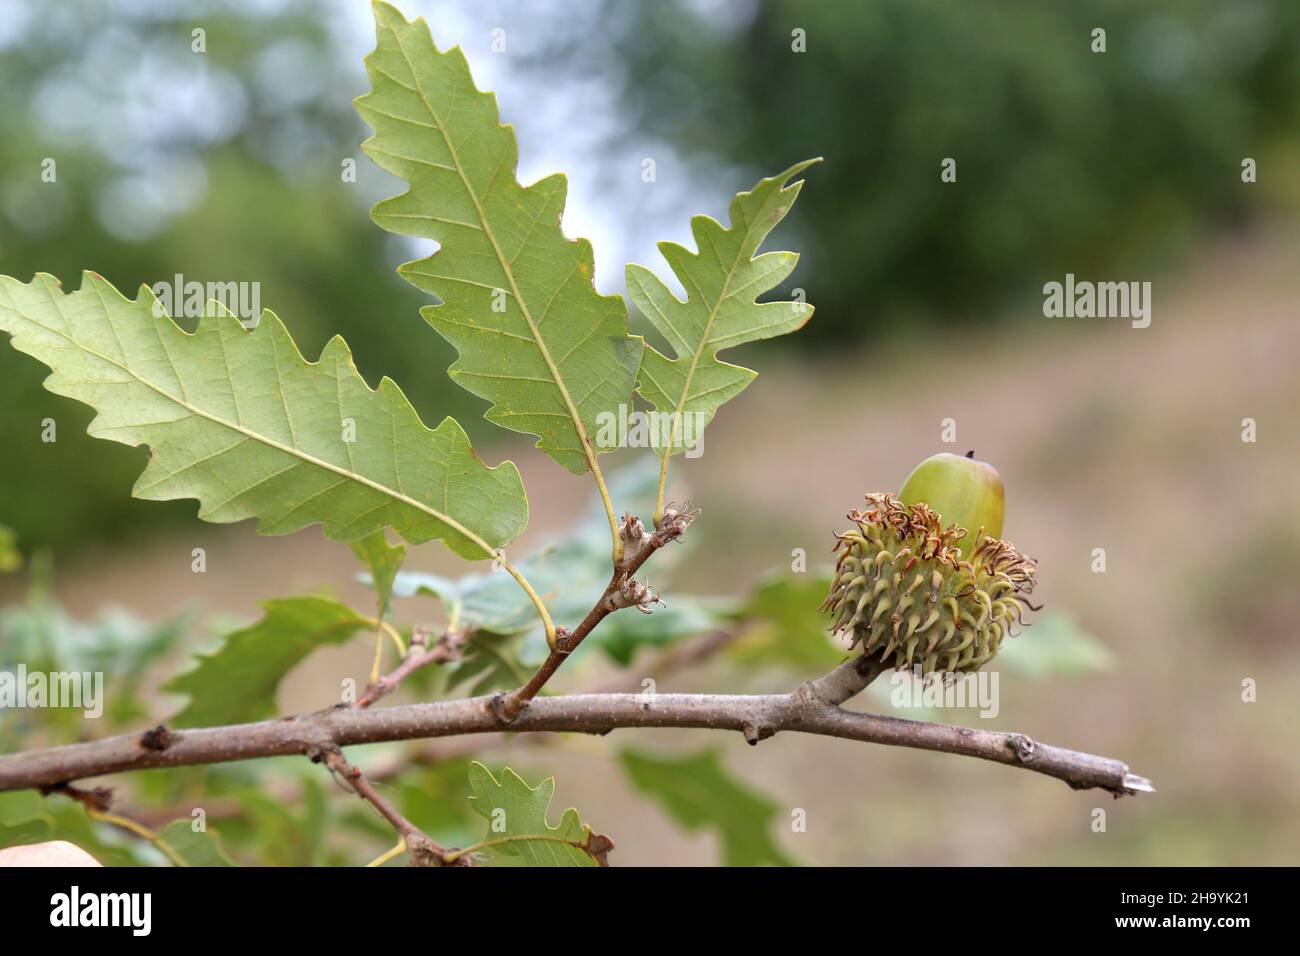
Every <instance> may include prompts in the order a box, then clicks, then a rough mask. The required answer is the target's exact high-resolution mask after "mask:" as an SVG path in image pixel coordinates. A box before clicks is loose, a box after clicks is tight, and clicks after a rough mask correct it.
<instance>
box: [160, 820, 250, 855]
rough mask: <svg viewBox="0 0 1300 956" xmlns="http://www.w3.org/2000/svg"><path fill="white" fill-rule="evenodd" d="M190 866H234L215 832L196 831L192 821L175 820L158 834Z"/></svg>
mask: <svg viewBox="0 0 1300 956" xmlns="http://www.w3.org/2000/svg"><path fill="white" fill-rule="evenodd" d="M158 836H159V838H161V839H162V840H163V841H164V842H165V843H166V844H167V845H168V846H169V847H171V849H172V852H173V853H175V854H176V855H177V856H179V857H180V858H181V859H182V860H184V861H185V862H186V863H187V864H189V865H190V866H234V865H235V864H234V862H233V861H232V860H231V859H230V857H229V856H227V855H226V851H225V849H224V848H223V847H222V845H221V840H220V839H219V838H218V836H217V834H216V832H215V831H213V830H199V831H196V830H195V829H194V826H193V821H192V820H173V821H172V822H171V823H169V824H167V826H166V827H164V828H163V830H162V831H161V832H160V833H159V834H158Z"/></svg>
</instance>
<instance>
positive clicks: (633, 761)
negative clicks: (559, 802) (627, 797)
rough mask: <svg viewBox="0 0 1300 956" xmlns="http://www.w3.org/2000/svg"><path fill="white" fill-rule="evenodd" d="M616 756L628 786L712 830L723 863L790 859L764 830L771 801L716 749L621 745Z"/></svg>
mask: <svg viewBox="0 0 1300 956" xmlns="http://www.w3.org/2000/svg"><path fill="white" fill-rule="evenodd" d="M619 761H620V762H621V763H622V764H623V770H624V771H625V772H626V773H627V775H628V778H629V779H630V780H631V781H632V784H633V786H635V787H636V788H637V789H638V790H640V791H641V792H642V793H644V794H646V795H647V796H650V797H653V798H654V799H655V800H657V801H658V802H659V803H660V804H661V805H662V806H663V808H664V809H665V810H666V811H667V812H668V815H669V816H671V817H672V818H673V819H674V820H676V821H677V822H678V823H679V824H681V825H682V826H683V827H684V828H685V829H687V830H699V829H709V830H713V831H714V832H716V833H717V835H718V838H719V839H720V840H721V842H722V859H723V865H724V866H772V865H775V866H790V865H791V863H792V861H791V860H790V858H789V857H788V856H786V855H785V853H783V852H782V851H781V849H780V847H778V846H777V845H776V844H775V843H774V842H773V841H772V836H771V833H770V832H769V831H770V828H771V826H772V820H773V818H774V817H775V816H776V813H777V806H776V804H775V803H773V802H772V801H771V800H769V799H768V798H767V797H765V796H763V795H762V794H760V793H757V792H755V791H754V790H753V789H752V788H751V787H749V786H748V785H747V784H744V783H742V782H740V781H738V780H736V778H735V777H733V776H732V775H731V774H730V773H729V772H728V771H727V769H726V768H725V767H723V765H722V761H721V759H720V758H719V756H718V754H717V753H716V752H714V751H711V750H705V751H701V752H700V753H697V754H693V755H691V756H688V757H660V756H656V755H655V754H649V753H644V752H642V751H637V750H624V751H623V752H622V753H620V754H619Z"/></svg>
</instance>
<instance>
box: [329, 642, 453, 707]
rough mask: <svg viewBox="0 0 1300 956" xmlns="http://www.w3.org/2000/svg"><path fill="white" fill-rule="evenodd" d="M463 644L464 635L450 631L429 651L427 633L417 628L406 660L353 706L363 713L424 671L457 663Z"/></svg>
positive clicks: (368, 688) (373, 684)
mask: <svg viewBox="0 0 1300 956" xmlns="http://www.w3.org/2000/svg"><path fill="white" fill-rule="evenodd" d="M464 641H465V632H464V631H461V630H457V629H450V630H448V631H447V632H446V633H445V634H443V635H442V636H441V637H439V638H438V640H436V641H435V642H434V644H433V646H432V647H429V633H428V631H425V630H423V629H420V628H417V629H416V630H415V633H413V634H412V635H411V644H410V646H409V647H408V648H407V649H406V656H405V657H403V658H402V661H401V663H400V664H398V665H397V666H396V667H395V668H393V670H391V671H390V672H389V673H387V674H385V675H384V676H383V677H381V678H379V679H378V680H377V681H375V682H374V683H372V684H371V685H370V686H369V687H367V688H366V690H365V692H364V693H363V694H362V695H361V696H360V697H358V698H357V700H356V702H355V703H354V704H353V705H352V706H353V707H356V708H359V709H362V710H364V709H365V708H367V707H369V706H370V705H371V704H373V703H375V701H377V700H379V699H380V698H381V697H386V696H387V695H389V694H391V693H392V692H393V691H395V690H397V688H398V687H400V686H401V685H402V681H404V680H406V678H408V677H410V676H411V675H412V674H414V673H415V672H416V671H418V670H420V669H421V668H423V667H428V666H429V665H431V664H445V663H447V662H448V661H454V660H456V659H458V658H459V657H460V653H461V645H462V644H463V643H464Z"/></svg>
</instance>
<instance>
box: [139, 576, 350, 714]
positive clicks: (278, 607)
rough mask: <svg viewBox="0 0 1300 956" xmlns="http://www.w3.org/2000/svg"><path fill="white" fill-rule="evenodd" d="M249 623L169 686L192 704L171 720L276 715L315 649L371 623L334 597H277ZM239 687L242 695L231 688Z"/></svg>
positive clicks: (167, 687) (345, 638)
mask: <svg viewBox="0 0 1300 956" xmlns="http://www.w3.org/2000/svg"><path fill="white" fill-rule="evenodd" d="M264 607H265V610H266V614H265V615H264V616H263V617H262V619H261V620H259V621H257V622H256V623H254V624H250V625H249V626H248V627H245V628H241V629H239V630H237V631H234V632H232V633H230V634H227V635H226V636H225V637H224V638H223V639H222V641H221V645H220V647H218V648H217V649H216V650H213V651H211V652H209V653H206V654H200V655H199V656H198V658H197V662H196V664H195V666H194V667H193V668H191V669H190V670H187V671H186V672H185V673H183V674H180V675H178V676H176V677H174V678H172V679H171V680H170V681H168V682H167V683H166V684H164V685H163V690H166V691H170V692H171V693H175V694H188V695H189V697H190V702H189V704H187V705H186V706H185V708H184V709H183V710H182V711H181V712H180V713H178V714H176V715H175V716H174V717H172V718H171V719H170V720H169V721H168V723H170V724H173V725H175V726H177V727H213V726H216V725H218V724H240V723H250V722H252V721H255V720H262V719H264V718H266V717H270V716H273V715H274V714H275V711H276V707H275V694H276V691H277V690H278V689H279V686H280V681H281V680H282V679H283V678H284V676H285V675H286V674H288V673H289V672H290V671H291V670H293V669H294V668H295V667H297V666H298V665H299V664H301V663H302V662H303V661H304V660H305V659H306V658H307V657H308V655H310V654H311V653H312V652H314V651H316V650H318V649H320V648H322V647H328V646H330V645H334V644H343V643H344V642H346V641H349V640H351V639H352V636H353V635H354V634H356V633H357V631H359V630H362V629H363V628H369V627H371V626H372V625H371V622H370V621H369V620H368V619H367V618H365V617H363V616H362V615H360V614H358V613H357V612H356V611H354V610H352V608H350V607H348V606H347V605H346V604H341V603H340V602H338V601H336V600H335V599H333V598H328V597H310V596H308V597H291V598H277V599H274V600H270V601H267V602H266V604H265V605H264ZM232 687H238V688H239V693H238V694H232V693H231V692H230V689H231V688H232Z"/></svg>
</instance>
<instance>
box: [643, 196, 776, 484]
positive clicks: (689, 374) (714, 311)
mask: <svg viewBox="0 0 1300 956" xmlns="http://www.w3.org/2000/svg"><path fill="white" fill-rule="evenodd" d="M756 220H757V217H755V218H754V219H751V220H750V221H749V222H747V223H746V224H745V235H744V239H742V240H741V242H740V243H739V244H738V245H737V246H736V257H735V258H734V259H733V260H732V262H731V268H730V269H728V270H727V276H726V278H725V279H724V280H723V282H722V291H721V292H720V293H719V294H718V299H717V301H716V302H714V303H713V307H712V308H711V309H710V310H709V317H708V319H707V320H706V321H705V323H704V334H703V335H702V336H700V344H699V346H698V347H696V349H695V351H694V353H692V355H691V364H690V367H689V368H688V369H687V370H686V382H685V383H684V384H683V386H682V394H681V397H680V398H679V399H678V400H677V406H676V408H675V409H674V414H673V420H672V431H671V433H670V434H669V436H668V447H667V449H665V451H664V461H665V462H667V461H668V459H670V458H671V457H672V455H673V447H674V446H675V445H676V444H677V428H678V426H679V425H680V424H681V419H682V414H683V413H684V412H685V411H686V403H687V402H688V401H689V400H690V395H691V382H692V381H693V380H694V379H695V369H696V368H697V367H698V366H699V364H700V357H701V356H702V355H703V354H704V352H705V350H706V349H708V347H709V336H710V335H711V334H712V332H713V323H714V321H715V320H716V319H717V317H718V312H719V311H720V310H721V309H722V303H724V302H726V301H727V296H728V295H730V293H729V291H728V290H729V289H730V288H731V280H732V279H733V278H735V275H736V269H737V267H738V266H739V265H740V259H741V257H742V256H743V255H744V254H745V241H744V240H745V239H748V238H749V235H750V233H751V231H752V230H753V223H754V222H755V221H756ZM700 251H701V252H703V250H700ZM695 291H697V292H699V293H700V297H701V298H704V292H703V290H702V289H701V288H700V287H699V286H698V285H696V286H695Z"/></svg>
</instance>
